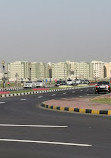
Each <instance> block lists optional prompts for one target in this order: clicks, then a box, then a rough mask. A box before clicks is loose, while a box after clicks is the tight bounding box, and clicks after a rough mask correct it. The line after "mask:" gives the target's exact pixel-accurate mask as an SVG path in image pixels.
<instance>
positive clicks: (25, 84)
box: [23, 81, 34, 88]
mask: <svg viewBox="0 0 111 158" xmlns="http://www.w3.org/2000/svg"><path fill="white" fill-rule="evenodd" d="M33 87H34V82H32V81H26V82H24V85H23V88H33Z"/></svg>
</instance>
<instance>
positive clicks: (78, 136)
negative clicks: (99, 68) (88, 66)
mask: <svg viewBox="0 0 111 158" xmlns="http://www.w3.org/2000/svg"><path fill="white" fill-rule="evenodd" d="M96 95H97V94H96ZM99 95H100V94H99ZM89 96H95V94H94V89H93V88H81V89H75V90H69V91H61V92H53V93H52V92H51V93H40V94H36V95H29V96H28V95H27V96H18V97H12V98H11V97H10V98H3V99H2V98H1V99H0V157H1V158H15V157H16V158H20V157H21V158H22V157H27V158H30V157H32V158H74V157H75V158H106V157H107V158H108V157H110V153H111V152H110V151H111V136H110V135H111V118H110V117H106V116H93V115H82V114H75V113H69V112H58V111H51V110H47V109H43V108H41V107H40V104H41V103H42V102H43V101H45V100H49V99H55V98H63V97H69V98H70V97H89Z"/></svg>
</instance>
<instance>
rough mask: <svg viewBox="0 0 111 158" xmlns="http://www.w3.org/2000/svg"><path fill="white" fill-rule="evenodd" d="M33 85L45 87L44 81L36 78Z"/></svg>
mask: <svg viewBox="0 0 111 158" xmlns="http://www.w3.org/2000/svg"><path fill="white" fill-rule="evenodd" d="M35 87H36V88H38V87H45V82H44V81H43V80H37V81H35Z"/></svg>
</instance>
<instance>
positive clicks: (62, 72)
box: [52, 62, 68, 80]
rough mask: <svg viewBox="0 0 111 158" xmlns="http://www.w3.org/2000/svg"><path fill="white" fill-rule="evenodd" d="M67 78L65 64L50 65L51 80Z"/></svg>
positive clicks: (66, 66)
mask: <svg viewBox="0 0 111 158" xmlns="http://www.w3.org/2000/svg"><path fill="white" fill-rule="evenodd" d="M67 77H68V64H67V63H66V62H59V63H53V64H52V78H53V79H54V80H55V79H67Z"/></svg>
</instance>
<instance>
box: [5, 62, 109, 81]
mask: <svg viewBox="0 0 111 158" xmlns="http://www.w3.org/2000/svg"><path fill="white" fill-rule="evenodd" d="M104 75H105V77H106V78H111V63H105V64H104V62H102V61H92V62H91V63H89V62H84V61H83V62H71V61H66V62H59V63H42V62H39V63H37V62H28V61H15V62H13V63H8V78H9V80H11V81H15V80H33V81H36V80H37V79H51V80H55V79H68V78H71V79H76V78H78V79H103V78H104Z"/></svg>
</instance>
